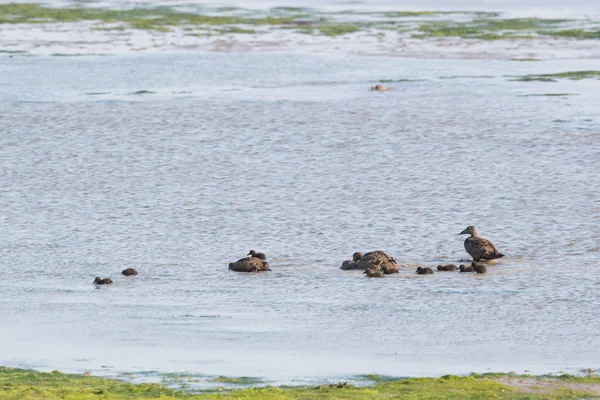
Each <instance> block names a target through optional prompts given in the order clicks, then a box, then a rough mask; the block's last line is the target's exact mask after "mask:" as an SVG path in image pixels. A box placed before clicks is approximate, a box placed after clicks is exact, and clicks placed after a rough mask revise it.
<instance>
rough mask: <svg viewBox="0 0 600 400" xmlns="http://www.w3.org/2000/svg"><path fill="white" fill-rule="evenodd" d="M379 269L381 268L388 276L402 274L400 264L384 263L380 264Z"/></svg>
mask: <svg viewBox="0 0 600 400" xmlns="http://www.w3.org/2000/svg"><path fill="white" fill-rule="evenodd" d="M379 268H381V271H383V273H384V274H386V275H390V274H397V273H399V272H400V267H398V264H393V263H391V262H383V263H381V264H379Z"/></svg>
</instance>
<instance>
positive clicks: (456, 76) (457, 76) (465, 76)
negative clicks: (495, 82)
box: [439, 75, 495, 79]
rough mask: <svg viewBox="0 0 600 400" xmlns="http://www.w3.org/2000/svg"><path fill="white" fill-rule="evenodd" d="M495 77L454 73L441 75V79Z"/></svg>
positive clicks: (491, 76)
mask: <svg viewBox="0 0 600 400" xmlns="http://www.w3.org/2000/svg"><path fill="white" fill-rule="evenodd" d="M490 78H495V76H493V75H453V76H440V77H439V79H490Z"/></svg>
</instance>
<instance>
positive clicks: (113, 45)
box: [0, 3, 600, 60]
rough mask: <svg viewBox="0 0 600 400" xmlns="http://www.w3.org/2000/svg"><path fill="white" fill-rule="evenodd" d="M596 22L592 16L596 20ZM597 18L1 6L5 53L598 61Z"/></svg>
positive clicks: (0, 47)
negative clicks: (283, 53)
mask: <svg viewBox="0 0 600 400" xmlns="http://www.w3.org/2000/svg"><path fill="white" fill-rule="evenodd" d="M594 17H595V16H594ZM598 40H600V19H594V18H592V17H589V16H588V17H582V18H564V19H557V18H532V17H527V18H524V17H517V18H516V17H514V16H511V15H510V13H508V12H497V11H494V12H491V11H478V10H472V11H448V10H404V11H398V10H391V9H390V10H388V11H384V10H378V11H372V12H367V11H359V10H353V9H351V6H350V5H349V6H348V9H346V10H342V11H340V10H338V11H332V10H326V9H316V8H310V7H271V8H265V9H248V8H240V7H212V8H208V7H203V6H200V5H187V6H186V5H176V4H175V5H169V6H155V7H149V6H136V7H133V8H121V9H115V8H110V7H104V8H99V7H95V6H94V7H92V6H86V7H81V6H80V5H79V6H75V5H68V6H64V7H61V8H57V7H48V6H47V5H41V4H19V3H8V4H4V5H0V53H7V54H21V55H23V54H28V55H32V54H39V55H103V54H115V55H124V54H139V53H165V52H173V51H175V52H197V51H202V52H224V53H230V52H232V53H238V52H273V51H276V52H277V51H279V52H280V51H296V52H305V53H325V54H329V53H337V54H341V55H359V56H393V57H409V58H425V59H427V58H436V59H496V60H510V59H520V60H557V59H600V46H598Z"/></svg>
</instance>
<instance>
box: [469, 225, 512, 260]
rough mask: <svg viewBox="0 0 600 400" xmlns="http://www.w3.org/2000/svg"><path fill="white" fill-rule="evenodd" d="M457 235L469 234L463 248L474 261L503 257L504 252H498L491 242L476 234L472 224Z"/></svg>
mask: <svg viewBox="0 0 600 400" xmlns="http://www.w3.org/2000/svg"><path fill="white" fill-rule="evenodd" d="M459 235H471V236H469V237H468V238H467V239H465V250H466V251H467V253H469V255H470V256H471V257H473V260H475V261H479V260H494V259H496V258H500V257H504V254H502V253H500V252H499V251H498V250H497V249H496V246H494V244H493V243H492V242H490V241H489V240H487V239H484V238H480V237H479V236H478V235H477V229H475V227H474V226H467V227H466V229H465V230H464V231H462V232H461V233H459Z"/></svg>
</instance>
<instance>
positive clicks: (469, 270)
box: [458, 264, 475, 272]
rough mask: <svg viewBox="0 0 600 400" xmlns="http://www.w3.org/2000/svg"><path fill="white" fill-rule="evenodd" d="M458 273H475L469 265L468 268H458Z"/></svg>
mask: <svg viewBox="0 0 600 400" xmlns="http://www.w3.org/2000/svg"><path fill="white" fill-rule="evenodd" d="M458 271H459V272H473V271H475V268H473V266H472V265H469V266H468V267H467V266H465V265H462V264H461V265H460V267H458Z"/></svg>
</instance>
